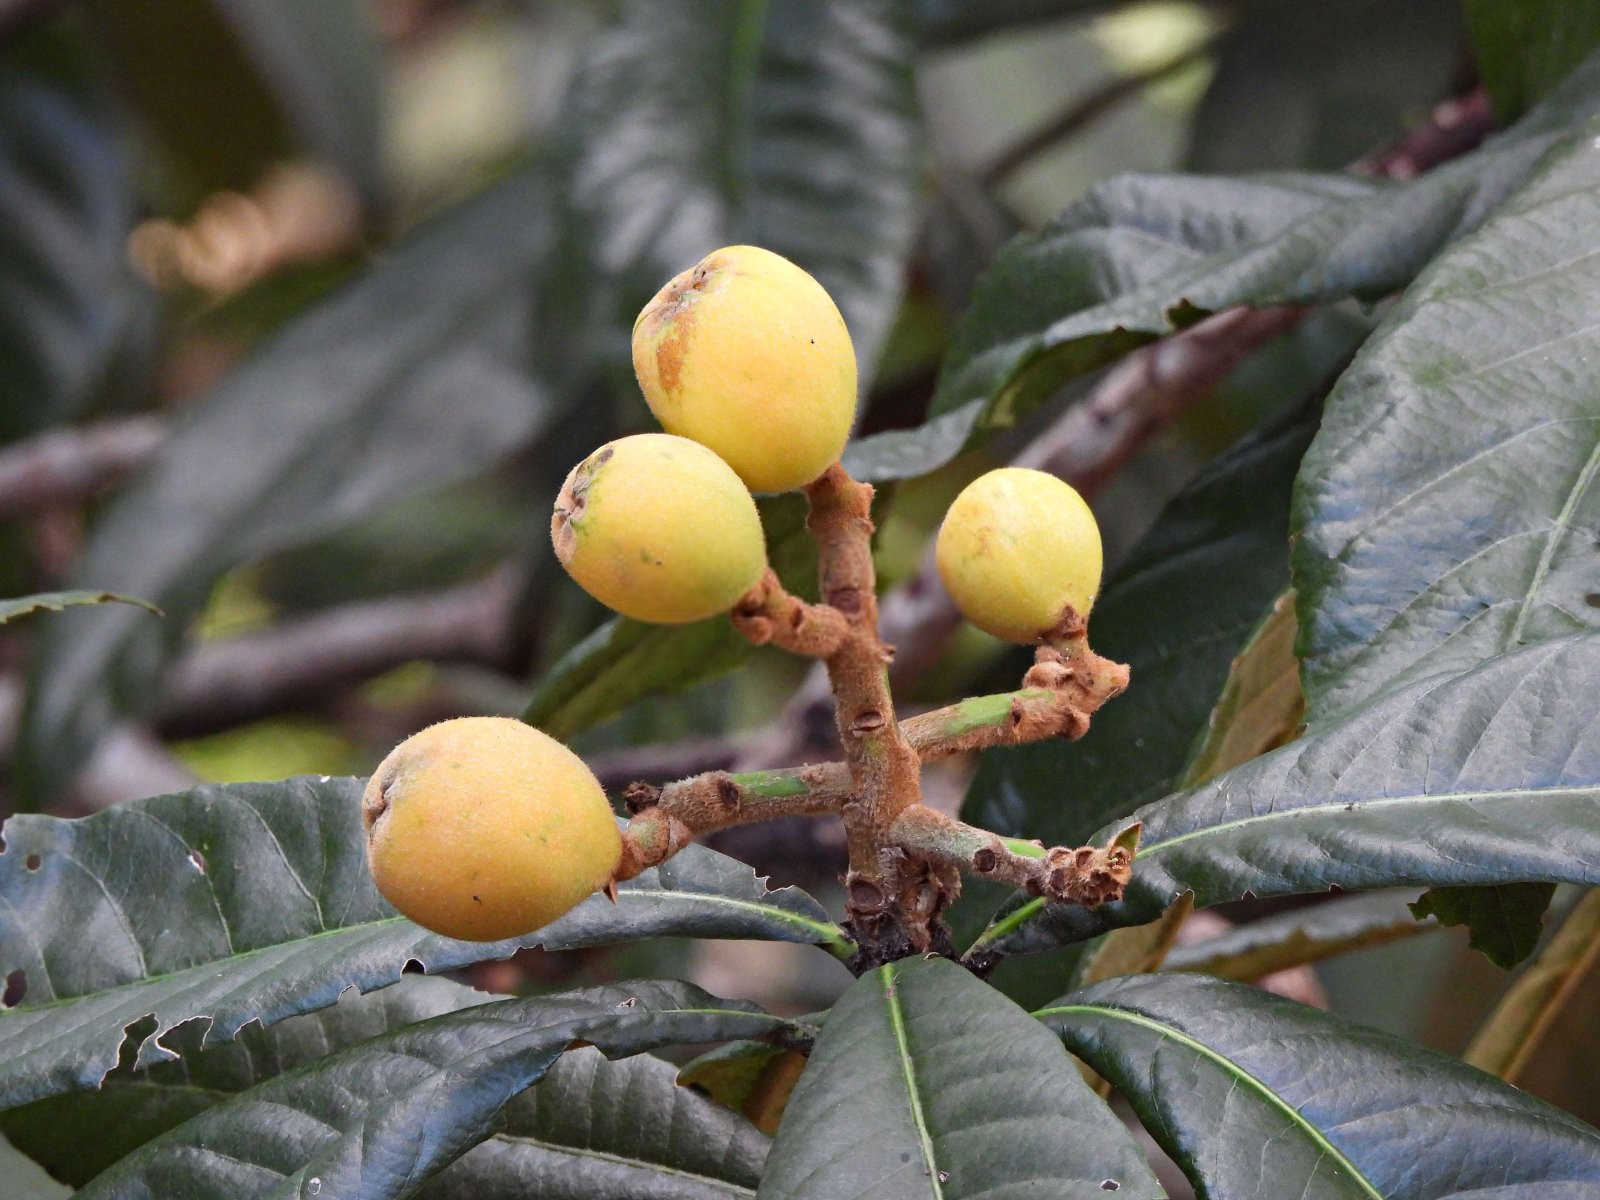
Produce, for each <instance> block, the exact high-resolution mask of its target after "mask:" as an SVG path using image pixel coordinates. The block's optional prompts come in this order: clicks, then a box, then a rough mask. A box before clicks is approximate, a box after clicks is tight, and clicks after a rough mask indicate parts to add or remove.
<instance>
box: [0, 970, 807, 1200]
mask: <svg viewBox="0 0 1600 1200" xmlns="http://www.w3.org/2000/svg"><path fill="white" fill-rule="evenodd" d="M491 999H492V997H489V996H486V995H484V994H483V993H481V992H477V991H474V990H473V989H471V988H468V987H465V986H463V985H461V984H458V983H453V982H451V981H450V980H447V979H434V978H429V977H426V976H417V975H408V976H406V977H405V978H403V979H401V980H400V981H399V982H397V983H395V984H393V985H391V986H389V987H386V988H383V989H382V990H380V991H378V992H374V993H371V994H368V995H365V996H356V995H346V996H344V997H342V998H341V999H340V1001H339V1003H338V1004H336V1005H333V1006H331V1007H329V1008H325V1009H323V1010H321V1011H320V1012H315V1013H307V1014H304V1015H302V1016H298V1017H291V1018H290V1019H289V1020H287V1021H282V1022H279V1023H278V1024H277V1025H273V1026H271V1027H269V1028H266V1029H261V1028H256V1027H252V1028H247V1029H245V1030H244V1031H243V1032H242V1033H241V1034H240V1036H239V1038H238V1040H237V1041H234V1042H231V1043H228V1044H225V1045H222V1046H215V1047H212V1048H211V1049H209V1050H202V1049H200V1048H199V1041H200V1030H199V1029H197V1028H195V1027H194V1026H193V1025H188V1026H183V1027H180V1028H179V1029H178V1030H175V1031H174V1033H173V1035H172V1037H171V1038H170V1039H169V1040H171V1041H173V1042H174V1043H175V1045H174V1049H176V1050H177V1051H178V1052H179V1053H180V1054H181V1055H182V1059H181V1061H179V1062H172V1063H158V1064H156V1065H155V1066H153V1067H150V1068H147V1069H145V1070H142V1071H134V1070H131V1069H128V1068H126V1067H124V1068H119V1069H118V1070H117V1071H115V1072H113V1073H112V1074H111V1076H110V1077H108V1078H107V1080H106V1082H105V1084H104V1085H103V1086H102V1087H101V1088H100V1089H99V1090H97V1091H93V1092H74V1093H71V1094H69V1095H65V1096H57V1097H52V1098H50V1099H48V1100H43V1101H39V1102H36V1103H34V1104H31V1105H26V1106H24V1107H22V1108H19V1109H12V1110H11V1111H10V1112H8V1113H5V1114H4V1115H3V1116H0V1126H3V1127H4V1129H5V1131H6V1133H7V1135H8V1136H9V1137H11V1138H12V1140H13V1141H14V1142H15V1143H16V1144H17V1145H18V1146H20V1147H22V1148H23V1149H25V1150H26V1151H27V1153H28V1154H29V1155H30V1156H31V1157H32V1158H33V1159H34V1160H35V1161H37V1162H40V1163H43V1164H45V1165H46V1166H47V1167H49V1168H50V1170H51V1172H52V1173H53V1174H54V1175H56V1176H57V1177H58V1178H61V1179H63V1180H65V1181H67V1182H69V1183H72V1184H74V1185H75V1186H81V1185H83V1184H84V1183H87V1182H88V1181H89V1180H90V1179H92V1178H93V1177H94V1176H95V1175H97V1174H99V1173H100V1172H101V1171H103V1170H105V1169H106V1168H108V1167H110V1166H111V1165H112V1164H113V1163H115V1162H116V1161H117V1160H118V1159H120V1158H122V1157H123V1156H124V1155H126V1154H131V1153H133V1152H134V1151H136V1150H137V1149H138V1147H139V1146H140V1145H142V1144H143V1143H144V1142H146V1141H148V1140H150V1139H151V1138H153V1137H156V1136H158V1135H160V1134H163V1133H165V1132H167V1131H168V1130H169V1129H172V1128H175V1127H176V1126H178V1125H180V1124H182V1123H183V1122H184V1121H186V1120H188V1119H189V1118H190V1117H193V1116H195V1115H197V1114H199V1113H201V1112H204V1111H205V1110H206V1109H208V1108H210V1107H212V1106H213V1105H216V1104H219V1103H222V1102H223V1101H225V1100H227V1099H229V1098H230V1097H232V1096H235V1095H237V1094H238V1093H240V1092H243V1091H246V1090H247V1089H249V1088H252V1087H255V1086H256V1085H257V1084H260V1083H264V1082H265V1081H266V1080H268V1079H271V1078H273V1077H274V1076H278V1075H281V1074H283V1073H285V1072H287V1071H291V1070H294V1069H296V1068H299V1067H302V1066H305V1065H307V1064H312V1063H315V1062H316V1061H317V1060H319V1059H321V1058H322V1057H323V1056H325V1055H328V1054H332V1053H335V1052H337V1051H340V1050H344V1049H346V1048H348V1047H351V1046H354V1045H356V1044H357V1043H360V1042H363V1041H365V1040H367V1039H368V1038H374V1037H378V1036H380V1035H382V1034H384V1033H388V1032H391V1031H394V1030H399V1029H401V1028H403V1027H404V1026H406V1025H409V1024H412V1023H413V1022H416V1021H420V1020H424V1019H426V1018H429V1017H434V1016H439V1015H441V1014H443V1013H446V1012H454V1011H458V1010H460V1009H463V1008H468V1007H472V1006H475V1005H478V1004H483V1003H486V1002H488V1001H489V1000H491ZM754 1044H761V1043H754ZM768 1049H771V1050H773V1051H774V1052H776V1053H780V1054H781V1053H784V1051H783V1050H782V1049H781V1048H779V1047H775V1046H774V1047H768ZM495 1128H496V1131H497V1132H496V1134H495V1136H494V1137H491V1138H490V1139H488V1140H487V1141H486V1142H484V1143H482V1144H480V1145H479V1146H477V1147H475V1148H474V1149H473V1150H471V1151H469V1152H468V1153H467V1154H466V1155H465V1156H464V1157H463V1158H462V1159H461V1160H459V1161H458V1162H456V1163H454V1164H452V1165H451V1166H450V1167H449V1168H448V1169H447V1170H446V1171H445V1172H444V1173H443V1174H441V1175H440V1176H439V1177H438V1178H437V1179H435V1180H433V1181H431V1182H430V1183H429V1184H428V1185H427V1187H426V1188H425V1189H424V1191H423V1194H424V1195H426V1196H428V1197H430V1198H431V1200H444V1198H446V1197H451V1196H457V1195H459V1196H473V1197H476V1198H477V1200H491V1198H493V1197H497V1196H505V1197H507V1198H508V1200H510V1198H511V1197H517V1198H519V1200H520V1198H521V1197H525V1196H529V1195H539V1196H543V1197H547V1198H549V1200H559V1198H562V1197H573V1198H574V1200H576V1198H578V1197H586V1196H590V1195H594V1194H596V1192H597V1191H599V1192H605V1194H608V1195H633V1194H636V1192H643V1193H644V1194H652V1193H649V1191H648V1188H649V1187H650V1186H652V1185H654V1186H655V1187H656V1188H658V1189H676V1190H667V1191H660V1192H659V1194H662V1195H667V1194H670V1195H672V1196H675V1197H684V1198H685V1200H687V1198H689V1197H695V1198H698V1197H700V1196H708V1197H709V1196H727V1195H730V1194H734V1195H737V1194H753V1192H754V1189H755V1184H756V1181H757V1179H758V1177H759V1171H760V1165H761V1162H762V1160H763V1159H764V1158H765V1156H766V1151H767V1139H766V1138H765V1137H763V1136H761V1135H760V1134H759V1133H758V1132H757V1131H756V1130H754V1129H752V1128H751V1127H750V1126H749V1125H748V1124H747V1123H745V1122H744V1121H742V1120H740V1119H739V1118H737V1117H735V1116H734V1115H733V1114H731V1113H727V1112H725V1111H723V1110H722V1109H720V1108H718V1107H717V1106H716V1105H714V1104H712V1103H710V1102H709V1101H704V1100H701V1099H700V1098H699V1097H698V1096H696V1095H694V1094H693V1093H691V1092H690V1091H688V1090H687V1089H684V1088H680V1087H678V1086H677V1083H676V1080H675V1077H674V1070H673V1068H672V1066H671V1065H670V1064H669V1063H665V1062H662V1061H661V1060H660V1059H656V1058H651V1057H649V1056H647V1055H641V1056H638V1057H634V1058H628V1059H623V1060H622V1061H620V1062H615V1063H612V1062H608V1061H607V1060H606V1059H605V1058H604V1057H603V1056H602V1055H600V1054H599V1053H598V1052H596V1051H593V1050H575V1051H570V1052H568V1053H567V1054H564V1055H563V1056H562V1057H561V1058H560V1059H559V1060H557V1062H556V1063H555V1065H554V1066H553V1067H552V1068H551V1069H550V1071H549V1072H548V1073H547V1074H546V1075H545V1077H544V1078H543V1079H542V1080H540V1081H539V1083H537V1084H535V1085H534V1086H533V1087H532V1088H530V1089H529V1090H528V1091H526V1092H523V1093H522V1094H521V1095H519V1096H517V1097H516V1098H514V1099H513V1100H512V1101H511V1102H510V1103H509V1104H508V1105H507V1106H506V1107H505V1108H504V1109H503V1110H502V1111H501V1114H500V1117H499V1119H498V1120H497V1121H496V1123H495ZM658 1172H660V1173H659V1174H658ZM606 1189H609V1191H607V1190H606Z"/></svg>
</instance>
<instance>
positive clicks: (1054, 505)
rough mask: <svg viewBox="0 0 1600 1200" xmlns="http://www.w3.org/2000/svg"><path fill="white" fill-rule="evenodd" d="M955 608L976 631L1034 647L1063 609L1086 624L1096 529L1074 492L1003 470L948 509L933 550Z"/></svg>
mask: <svg viewBox="0 0 1600 1200" xmlns="http://www.w3.org/2000/svg"><path fill="white" fill-rule="evenodd" d="M934 556H935V559H936V560H937V562H938V565H939V574H940V575H941V576H942V577H943V579H944V583H945V586H946V587H947V588H949V589H950V595H951V596H952V597H953V598H954V599H955V602H956V607H957V608H959V609H960V610H961V613H962V615H963V616H965V617H966V618H967V620H969V621H971V622H972V623H973V624H974V625H976V626H977V627H978V628H979V629H982V630H985V631H986V632H988V633H992V634H994V635H995V636H996V637H999V638H1004V639H1005V640H1006V641H1008V642H1023V643H1027V642H1034V641H1038V640H1039V639H1040V638H1042V637H1044V636H1045V635H1046V634H1047V633H1049V632H1050V631H1051V630H1052V629H1053V628H1055V627H1056V626H1058V625H1059V624H1060V623H1061V620H1062V617H1063V616H1064V615H1065V614H1066V612H1067V610H1068V609H1071V610H1073V611H1074V612H1076V614H1077V615H1078V616H1079V617H1083V618H1087V617H1088V615H1089V609H1090V607H1091V606H1092V605H1093V604H1094V597H1095V593H1096V592H1097V591H1098V590H1099V588H1100V570H1101V549H1100V527H1099V526H1098V525H1096V524H1095V519H1094V514H1093V513H1092V512H1090V511H1089V506H1088V505H1087V504H1086V503H1084V500H1083V497H1082V496H1080V495H1078V493H1077V491H1076V490H1074V489H1073V487H1072V486H1071V485H1070V484H1068V483H1065V482H1063V481H1062V480H1060V479H1057V478H1056V477H1055V476H1054V475H1050V474H1047V473H1045V472H1044V471H1032V470H1028V469H1026V468H1023V467H1003V468H1001V469H1000V470H997V471H990V472H989V473H988V474H986V475H982V476H979V477H978V478H977V479H974V480H973V481H972V482H971V483H969V484H968V485H967V486H966V487H965V488H964V489H963V490H962V492H961V494H960V495H959V496H957V497H956V499H955V503H953V504H951V505H950V511H949V512H947V513H946V514H945V518H944V523H943V524H942V525H941V526H940V527H939V540H938V543H937V545H936V546H935V549H934Z"/></svg>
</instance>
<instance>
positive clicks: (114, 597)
mask: <svg viewBox="0 0 1600 1200" xmlns="http://www.w3.org/2000/svg"><path fill="white" fill-rule="evenodd" d="M113 603H115V604H132V605H135V606H136V607H138V608H142V609H144V610H145V612H148V613H154V614H155V615H156V616H158V617H159V616H161V615H162V612H161V610H160V609H159V608H157V607H156V606H155V605H154V604H151V603H150V602H149V601H148V600H141V599H139V597H137V596H122V595H118V594H117V593H116V592H93V591H76V592H36V593H34V594H33V595H31V596H17V597H14V598H12V599H10V600H0V625H4V624H5V623H6V622H8V621H15V620H16V619H17V618H18V617H25V616H27V615H28V614H29V613H36V612H62V611H64V610H66V609H68V608H77V607H79V606H82V605H87V604H113Z"/></svg>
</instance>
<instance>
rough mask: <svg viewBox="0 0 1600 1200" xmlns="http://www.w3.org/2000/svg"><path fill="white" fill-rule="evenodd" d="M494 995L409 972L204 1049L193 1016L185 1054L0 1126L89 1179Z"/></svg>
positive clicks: (180, 1034) (38, 1104)
mask: <svg viewBox="0 0 1600 1200" xmlns="http://www.w3.org/2000/svg"><path fill="white" fill-rule="evenodd" d="M491 998H492V997H490V996H487V995H485V994H484V993H483V992H478V991H474V990H473V989H472V988H469V987H467V986H465V985H464V984H460V983H456V982H454V981H452V980H449V979H434V978H430V977H428V976H423V975H407V976H405V977H403V978H402V979H400V980H398V981H397V982H395V983H394V984H392V985H391V986H389V987H385V988H382V989H380V990H378V991H376V992H371V993H368V994H367V995H358V994H355V993H347V994H345V995H344V996H341V997H340V998H339V1002H338V1003H337V1004H332V1005H329V1006H328V1007H327V1008H324V1009H321V1010H319V1011H317V1012H312V1013H304V1014H302V1015H301V1016H298V1017H290V1018H289V1019H288V1020H287V1021H280V1022H278V1023H277V1024H276V1025H271V1026H267V1027H262V1026H259V1025H250V1026H246V1027H245V1028H244V1029H242V1030H240V1032H239V1036H238V1038H236V1039H235V1040H234V1041H231V1042H226V1043H224V1044H222V1045H219V1046H212V1047H210V1048H202V1047H203V1044H204V1041H205V1027H204V1025H203V1023H201V1022H194V1021H192V1022H189V1023H187V1024H184V1025H180V1026H178V1027H177V1028H175V1029H173V1030H172V1031H171V1032H170V1033H169V1034H167V1036H166V1043H167V1045H168V1048H169V1049H171V1050H172V1052H173V1053H174V1054H176V1055H178V1056H179V1057H178V1058H177V1059H175V1060H173V1061H170V1062H160V1063H155V1064H153V1065H152V1066H149V1067H144V1068H135V1067H134V1066H133V1064H132V1063H130V1062H125V1063H123V1064H122V1065H121V1066H119V1067H118V1068H117V1069H116V1070H115V1071H113V1072H111V1074H110V1075H108V1076H106V1078H105V1080H104V1082H103V1083H102V1084H101V1085H100V1087H98V1088H97V1089H95V1090H94V1091H80V1092H69V1093H66V1094H64V1095H60V1096H50V1097H48V1098H46V1099H44V1100H37V1101H35V1102H34V1103H32V1104H25V1105H23V1106H22V1107H20V1108H13V1109H10V1110H8V1111H6V1112H4V1113H0V1130H3V1131H4V1132H5V1136H6V1137H7V1138H9V1139H10V1140H11V1142H12V1144H13V1145H15V1146H17V1147H18V1148H20V1149H21V1150H23V1151H24V1152H26V1153H27V1154H28V1156H29V1157H30V1158H32V1159H33V1160H34V1161H35V1162H37V1163H40V1164H41V1165H43V1166H44V1167H45V1168H47V1169H48V1170H49V1172H50V1174H51V1175H53V1176H54V1177H55V1178H57V1179H60V1180H62V1181H63V1182H65V1183H70V1184H72V1185H73V1186H74V1187H82V1186H83V1185H84V1184H85V1183H87V1182H89V1180H90V1179H92V1178H94V1176H96V1175H98V1174H99V1173H100V1172H101V1171H103V1170H105V1169H106V1168H107V1167H109V1166H111V1165H112V1164H113V1163H114V1162H116V1161H117V1160H118V1159H119V1158H121V1157H122V1156H123V1155H125V1154H131V1153H132V1152H133V1151H135V1150H137V1149H138V1148H139V1147H140V1146H141V1145H143V1144H144V1143H145V1142H147V1141H149V1140H150V1139H151V1138H153V1137H156V1136H158V1135H160V1134H163V1133H165V1132H166V1131H167V1130H169V1129H172V1128H174V1127H175V1126H178V1125H181V1124H182V1123H183V1122H184V1121H187V1120H188V1119H189V1118H190V1117H192V1116H195V1115H196V1114H198V1113H201V1112H204V1111H205V1110H206V1109H208V1108H210V1107H211V1106H212V1105H214V1104H218V1103H221V1102H222V1101H223V1100H226V1099H228V1098H229V1097H230V1096H233V1095H236V1094H238V1093H239V1092H243V1091H245V1090H247V1089H249V1088H252V1087H254V1086H256V1084H258V1083H263V1082H265V1081H266V1080H268V1079H271V1078H272V1077H273V1076H275V1075H281V1074H283V1073H284V1072H285V1071H291V1070H294V1069H295V1068H296V1067H301V1066H304V1065H305V1064H307V1063H311V1062H315V1061H316V1060H317V1059H319V1058H321V1057H322V1056H323V1055H325V1054H330V1053H332V1052H333V1051H335V1050H341V1049H343V1048H345V1047H346V1046H351V1045H354V1044H355V1043H357V1042H361V1041H365V1040H366V1039H368V1038H372V1037H377V1036H379V1035H380V1034H384V1033H387V1032H389V1031H390V1030H393V1029H399V1028H401V1027H403V1026H406V1025H409V1024H411V1023H412V1022H414V1021H421V1020H425V1019H427V1018H429V1017H436V1016H440V1015H441V1014H443V1013H447V1012H455V1011H457V1010H458V1009H462V1008H467V1007H470V1006H471V1005H475V1004H483V1003H485V1002H486V1001H488V1000H490V999H491Z"/></svg>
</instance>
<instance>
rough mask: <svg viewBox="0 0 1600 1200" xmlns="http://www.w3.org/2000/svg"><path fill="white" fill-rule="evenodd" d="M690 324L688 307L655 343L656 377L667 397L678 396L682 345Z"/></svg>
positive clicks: (681, 369)
mask: <svg viewBox="0 0 1600 1200" xmlns="http://www.w3.org/2000/svg"><path fill="white" fill-rule="evenodd" d="M691 324H693V321H692V319H691V318H690V315H689V309H688V306H684V308H683V309H682V310H681V311H680V312H679V313H678V315H677V317H676V318H675V319H674V320H673V322H672V325H671V327H670V328H669V329H668V331H667V333H666V334H665V335H664V336H663V337H662V339H661V340H660V341H659V342H657V343H656V375H657V377H658V378H659V379H660V380H661V390H662V391H663V392H665V393H666V394H667V395H668V396H676V395H677V394H678V388H679V385H680V384H681V382H682V380H683V343H684V338H685V335H686V334H687V333H688V331H689V326H690V325H691Z"/></svg>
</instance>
